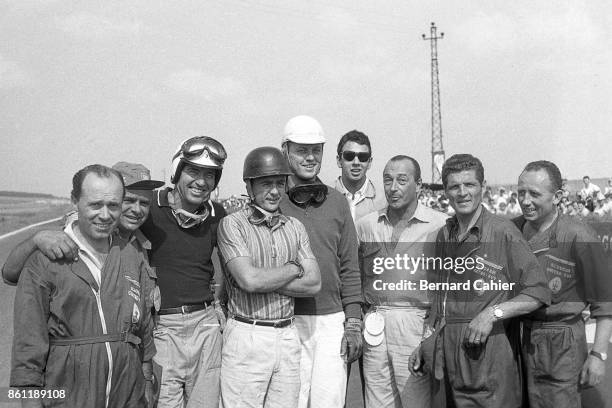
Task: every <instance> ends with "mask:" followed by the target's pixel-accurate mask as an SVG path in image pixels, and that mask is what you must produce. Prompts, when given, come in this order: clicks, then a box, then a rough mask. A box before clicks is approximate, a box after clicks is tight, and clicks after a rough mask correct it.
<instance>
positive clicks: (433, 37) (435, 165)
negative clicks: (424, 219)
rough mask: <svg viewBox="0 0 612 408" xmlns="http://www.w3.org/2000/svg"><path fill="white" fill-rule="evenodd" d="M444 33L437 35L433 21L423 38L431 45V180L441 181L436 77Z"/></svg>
mask: <svg viewBox="0 0 612 408" xmlns="http://www.w3.org/2000/svg"><path fill="white" fill-rule="evenodd" d="M442 38H444V33H440V36H438V35H437V28H436V24H435V23H431V28H430V35H429V37H427V36H426V35H425V34H423V39H424V40H426V41H429V43H430V45H431V182H432V183H438V184H440V183H442V165H443V164H444V160H445V156H444V147H443V145H442V112H441V110H440V80H439V79H438V40H439V39H442Z"/></svg>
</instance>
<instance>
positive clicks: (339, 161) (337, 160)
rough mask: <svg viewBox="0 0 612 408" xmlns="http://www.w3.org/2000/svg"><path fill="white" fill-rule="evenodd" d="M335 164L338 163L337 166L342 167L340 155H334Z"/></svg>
mask: <svg viewBox="0 0 612 408" xmlns="http://www.w3.org/2000/svg"><path fill="white" fill-rule="evenodd" d="M336 164H337V165H338V168H340V169H341V168H342V158H341V157H340V156H336Z"/></svg>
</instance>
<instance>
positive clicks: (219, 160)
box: [170, 136, 227, 187]
mask: <svg viewBox="0 0 612 408" xmlns="http://www.w3.org/2000/svg"><path fill="white" fill-rule="evenodd" d="M226 158H227V153H226V152H225V148H224V147H223V145H222V144H221V143H220V142H218V141H217V140H215V139H213V138H212V137H208V136H196V137H192V138H189V139H187V140H185V141H184V142H183V143H181V144H180V145H179V147H178V148H177V150H176V153H174V156H172V173H171V178H170V181H171V182H172V184H176V182H177V181H178V179H179V177H180V176H181V171H183V167H185V164H186V163H188V164H192V165H194V166H197V167H204V168H207V169H214V170H215V187H217V184H219V180H220V179H221V172H222V171H223V163H225V159H226Z"/></svg>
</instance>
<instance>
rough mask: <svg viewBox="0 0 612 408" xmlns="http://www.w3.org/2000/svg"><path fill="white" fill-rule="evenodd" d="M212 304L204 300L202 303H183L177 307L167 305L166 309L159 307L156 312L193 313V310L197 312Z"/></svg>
mask: <svg viewBox="0 0 612 408" xmlns="http://www.w3.org/2000/svg"><path fill="white" fill-rule="evenodd" d="M212 304H213V303H212V302H204V303H200V304H199V305H183V306H179V307H169V308H167V309H159V311H158V312H157V314H158V315H167V314H178V313H182V314H186V313H193V312H197V311H198V310H204V309H206V308H207V307H209V306H211V305H212Z"/></svg>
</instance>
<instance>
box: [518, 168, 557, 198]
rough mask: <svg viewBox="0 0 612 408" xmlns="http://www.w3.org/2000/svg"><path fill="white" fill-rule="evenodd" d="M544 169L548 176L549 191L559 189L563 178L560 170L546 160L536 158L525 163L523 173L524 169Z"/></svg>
mask: <svg viewBox="0 0 612 408" xmlns="http://www.w3.org/2000/svg"><path fill="white" fill-rule="evenodd" d="M538 170H544V171H545V172H546V174H548V178H549V179H550V184H551V187H552V190H551V192H552V193H554V192H555V191H558V190H561V187H563V179H562V178H561V171H560V170H559V168H558V167H557V165H556V164H555V163H553V162H550V161H548V160H537V161H532V162H530V163H527V165H526V166H525V168H524V169H523V173H524V172H526V171H538Z"/></svg>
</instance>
